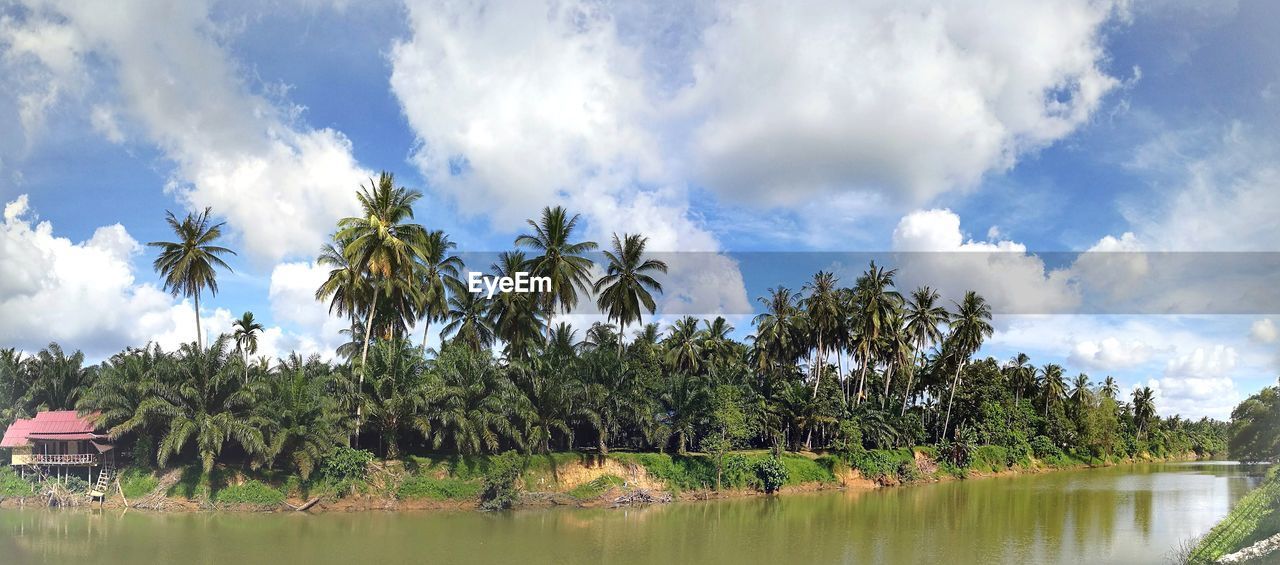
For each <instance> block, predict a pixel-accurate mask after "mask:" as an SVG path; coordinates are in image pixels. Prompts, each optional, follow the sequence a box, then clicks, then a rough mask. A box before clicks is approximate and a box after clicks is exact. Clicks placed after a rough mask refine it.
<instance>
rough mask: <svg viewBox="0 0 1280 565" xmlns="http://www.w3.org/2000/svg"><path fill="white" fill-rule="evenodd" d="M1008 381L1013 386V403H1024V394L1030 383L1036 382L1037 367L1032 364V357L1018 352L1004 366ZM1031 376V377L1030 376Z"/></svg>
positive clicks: (1015, 404) (1017, 404)
mask: <svg viewBox="0 0 1280 565" xmlns="http://www.w3.org/2000/svg"><path fill="white" fill-rule="evenodd" d="M1004 370H1005V374H1007V375H1008V382H1009V385H1010V386H1011V387H1013V405H1014V406H1015V407H1016V406H1019V405H1021V404H1022V394H1023V393H1024V392H1025V391H1026V390H1027V388H1028V386H1029V385H1033V384H1035V381H1034V379H1035V367H1033V366H1032V365H1031V357H1029V356H1028V355H1027V354H1026V353H1018V354H1017V355H1014V356H1013V359H1010V360H1009V362H1008V363H1006V364H1005V366H1004ZM1028 377H1029V378H1028Z"/></svg>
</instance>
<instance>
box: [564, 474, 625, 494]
mask: <svg viewBox="0 0 1280 565" xmlns="http://www.w3.org/2000/svg"><path fill="white" fill-rule="evenodd" d="M624 484H626V481H625V480H623V479H622V477H619V476H617V475H601V476H599V477H596V478H595V479H593V480H590V481H587V482H585V483H582V484H580V485H578V486H576V487H574V488H573V489H572V490H570V491H569V496H572V497H574V498H576V499H578V500H592V499H595V498H599V497H600V495H602V494H604V493H605V492H608V491H609V489H611V488H613V487H620V486H622V485H624Z"/></svg>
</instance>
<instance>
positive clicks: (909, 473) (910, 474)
mask: <svg viewBox="0 0 1280 565" xmlns="http://www.w3.org/2000/svg"><path fill="white" fill-rule="evenodd" d="M920 479H921V475H920V466H919V465H916V462H915V461H914V460H912V461H903V462H901V463H898V480H899V481H902V482H904V483H911V482H915V481H918V480H920Z"/></svg>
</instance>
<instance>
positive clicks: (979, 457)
mask: <svg viewBox="0 0 1280 565" xmlns="http://www.w3.org/2000/svg"><path fill="white" fill-rule="evenodd" d="M1008 465H1009V451H1008V450H1007V449H1005V448H1003V447H1000V446H998V445H982V446H978V447H977V448H976V449H974V450H973V455H972V456H971V457H970V460H969V465H968V467H970V468H972V469H978V470H981V471H991V472H993V473H994V472H997V471H1003V470H1004V469H1005V468H1006V467H1008Z"/></svg>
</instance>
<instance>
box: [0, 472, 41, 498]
mask: <svg viewBox="0 0 1280 565" xmlns="http://www.w3.org/2000/svg"><path fill="white" fill-rule="evenodd" d="M33 492H34V491H33V490H32V488H31V482H30V481H26V480H23V478H22V477H19V476H18V473H17V472H15V471H14V470H13V467H8V466H6V467H2V468H0V498H6V497H11V496H30V495H31V494H32V493H33Z"/></svg>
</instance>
